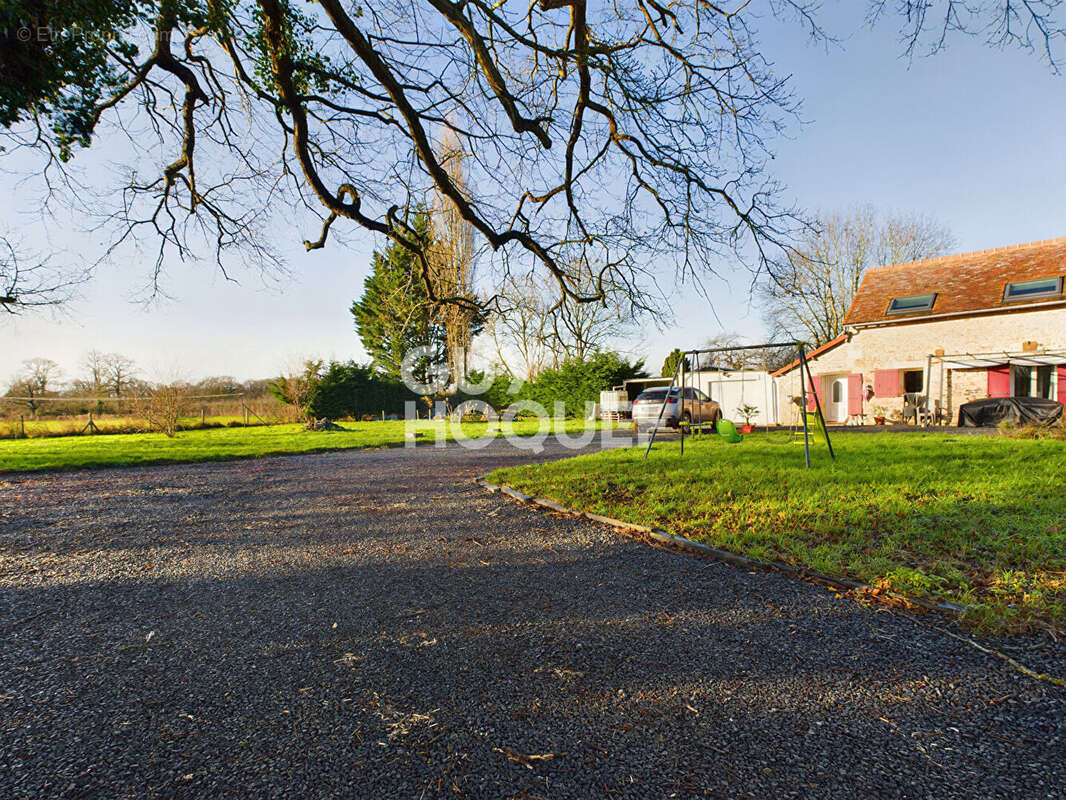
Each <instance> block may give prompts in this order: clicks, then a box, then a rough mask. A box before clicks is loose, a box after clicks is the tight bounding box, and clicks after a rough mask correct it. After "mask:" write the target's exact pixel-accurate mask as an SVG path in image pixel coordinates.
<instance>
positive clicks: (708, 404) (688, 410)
mask: <svg viewBox="0 0 1066 800" xmlns="http://www.w3.org/2000/svg"><path fill="white" fill-rule="evenodd" d="M666 391H667V388H666V387H665V386H664V387H662V388H659V389H649V390H648V391H646V392H641V393H640V394H639V395H637V399H636V400H634V401H633V428H634V429H635V430H636V431H637V432H638V433H639V432H640V431H650V430H652V429H653V428H654V427H655V423H656V420H658V419H659V411H660V409H662V407H663V400H664V399H665V398H666ZM721 418H722V409H721V408H719V406H718V403H716V402H715V401H714V400H712V399H711V398H709V397H708V396H707V395H705V394H704V393H703V392H701V391H700V390H699V389H696V388H695V387H692V386H687V387H685V407H684V409H682V408H681V387H680V386H675V387H674V389H673V390H672V391H671V392H670V399H669V401H668V402H667V404H666V408H665V410H663V416H662V420H661V421H660V422H659V427H665V428H676V427H678V426H679V425H680V424H681V423H684V424H686V425H695V426H702V425H709V426H711V429H712V430H713V429H715V428H716V427H717V426H718V420H720V419H721Z"/></svg>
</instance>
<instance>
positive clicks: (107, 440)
mask: <svg viewBox="0 0 1066 800" xmlns="http://www.w3.org/2000/svg"><path fill="white" fill-rule="evenodd" d="M340 424H341V427H343V428H344V429H345V430H344V431H331V432H316V431H307V430H304V429H303V426H302V425H265V426H257V427H249V428H243V427H242V428H214V429H205V430H195V431H182V432H180V433H178V434H177V435H176V436H175V437H174V438H172V439H168V438H167V437H166V436H164V435H163V434H161V433H135V434H114V435H108V436H71V437H62V438H39V439H19V440H5V441H0V473H3V472H19V471H34V470H61V469H79V468H85V467H124V466H136V465H143V464H167V463H181V462H196V461H226V460H230V459H237V458H253V457H257V456H271V455H283V454H289V453H315V452H324V451H329V450H347V449H353V448H373V447H396V446H399V445H402V444H404V443H405V441H406V439H405V428H404V422H402V421H399V422H397V421H386V422H342V423H340ZM414 425H415V427H416V430H417V432H418V434H419V439H418V441H419V442H423V441H426V442H432V441H434V440H435V439H436V438H437V437H440V438H443V439H446V440H448V441H453V440H455V439H456V438H457V437H458V436H467V437H469V438H480V437H483V436H486V435H492V436H496V435H498V432H497V431H496V430H495V429H494V430H492V431H489V430H488V426H487V425H486V424H485V423H480V424H478V423H470V424H463V425H462V426H461V428H459V427H458V426H455V425H452V424H448V423H443V422H428V421H422V422H418V423H414ZM586 425H590V426H595V427H599V426H600V425H601V423H596V422H589V423H586V422H585V420H545V421H544V429H543V430H544V431H545V432H546V431H548V430H549V426H550V430H553V431H554V430H565V431H566V432H568V433H574V432H577V431H581V430H585V429H586ZM538 430H539V428H538V421H537V420H528V421H527V420H520V421H518V422H515V423H514V432H515V433H516V434H517V435H520V436H532V435H534V434H536V433H537V432H538Z"/></svg>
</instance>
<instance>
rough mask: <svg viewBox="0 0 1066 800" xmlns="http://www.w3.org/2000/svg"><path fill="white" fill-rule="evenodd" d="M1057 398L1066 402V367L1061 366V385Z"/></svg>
mask: <svg viewBox="0 0 1066 800" xmlns="http://www.w3.org/2000/svg"><path fill="white" fill-rule="evenodd" d="M1055 399H1056V400H1058V401H1059V402H1060V403H1066V367H1059V386H1058V393H1057V394H1056V395H1055Z"/></svg>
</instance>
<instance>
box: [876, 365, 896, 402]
mask: <svg viewBox="0 0 1066 800" xmlns="http://www.w3.org/2000/svg"><path fill="white" fill-rule="evenodd" d="M874 396H875V397H899V370H898V369H879V370H876V371H875V372H874Z"/></svg>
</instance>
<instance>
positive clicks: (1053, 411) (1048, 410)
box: [959, 397, 1062, 428]
mask: <svg viewBox="0 0 1066 800" xmlns="http://www.w3.org/2000/svg"><path fill="white" fill-rule="evenodd" d="M1061 418H1062V403H1057V402H1055V401H1054V400H1045V399H1044V398H1042V397H990V398H988V399H987V400H974V401H973V402H972V403H963V404H962V405H961V406H959V427H960V428H989V427H991V428H994V427H995V426H996V425H998V424H999V423H1000V422H1002V421H1003V420H1005V419H1009V420H1010V421H1011V422H1015V423H1017V424H1019V425H1050V424H1051V423H1053V422H1056V421H1058V420H1059V419H1061Z"/></svg>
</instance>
